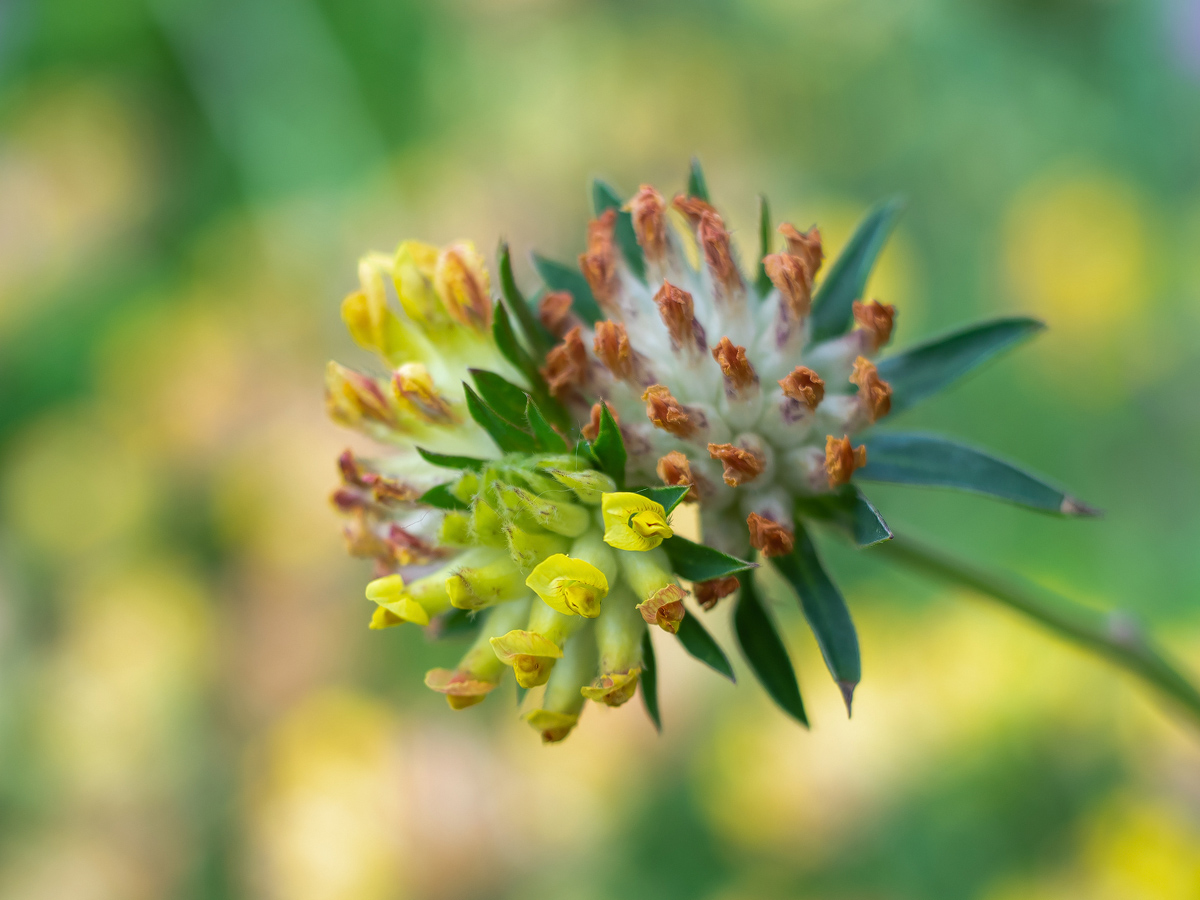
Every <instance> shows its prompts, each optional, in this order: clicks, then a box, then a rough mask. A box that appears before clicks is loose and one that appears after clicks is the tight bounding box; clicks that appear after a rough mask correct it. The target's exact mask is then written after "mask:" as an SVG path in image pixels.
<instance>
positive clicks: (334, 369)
mask: <svg viewBox="0 0 1200 900" xmlns="http://www.w3.org/2000/svg"><path fill="white" fill-rule="evenodd" d="M325 409H326V411H327V412H328V414H329V418H331V419H333V421H335V422H337V423H338V424H339V425H347V426H350V427H355V426H358V425H359V424H360V423H361V422H362V421H363V420H364V419H365V420H367V421H369V422H374V423H377V424H379V425H385V426H387V427H389V428H395V427H396V426H397V425H398V424H399V420H398V418H397V415H396V410H395V409H394V408H393V407H392V404H391V401H390V400H388V397H387V394H385V393H384V391H383V388H381V387H380V386H379V382H377V381H376V380H375V379H374V378H372V377H371V376H370V375H363V374H362V373H361V372H355V371H354V370H353V369H347V368H346V367H345V366H340V365H338V364H337V363H335V362H330V363H329V364H328V365H327V366H326V367H325Z"/></svg>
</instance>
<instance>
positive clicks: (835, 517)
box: [796, 457, 892, 547]
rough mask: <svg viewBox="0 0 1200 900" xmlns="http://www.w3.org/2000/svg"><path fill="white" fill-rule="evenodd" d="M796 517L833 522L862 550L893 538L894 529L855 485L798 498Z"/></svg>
mask: <svg viewBox="0 0 1200 900" xmlns="http://www.w3.org/2000/svg"><path fill="white" fill-rule="evenodd" d="M867 460H868V462H869V461H870V457H868V458H867ZM796 515H797V516H801V517H803V518H806V519H816V520H818V521H822V522H830V523H832V524H834V525H836V526H837V527H839V528H841V529H842V530H843V531H845V532H847V533H848V534H849V535H850V536H851V537H852V538H854V542H855V543H856V544H858V546H860V547H870V546H871V545H872V544H878V543H879V542H880V541H886V540H890V539H891V536H892V530H891V529H890V528H889V527H888V524H887V522H885V521H883V516H881V515H880V514H879V510H877V509H876V508H875V506H874V505H873V504H872V503H871V501H870V500H868V499H867V498H866V497H865V496H864V495H863V493H862V491H860V490H859V489H858V488H856V487H855V486H854V485H852V484H846V485H842V487H840V488H838V489H837V490H836V491H833V492H831V493H828V494H813V495H810V496H799V497H797V498H796Z"/></svg>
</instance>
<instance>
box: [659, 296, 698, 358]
mask: <svg viewBox="0 0 1200 900" xmlns="http://www.w3.org/2000/svg"><path fill="white" fill-rule="evenodd" d="M654 305H655V306H657V307H658V314H659V316H660V317H661V318H662V320H663V324H664V325H666V326H667V332H668V333H669V334H670V335H671V346H672V347H673V348H674V349H676V350H678V349H679V348H680V347H689V348H690V347H695V348H696V349H698V350H703V349H704V329H703V328H701V326H700V323H699V322H697V321H696V304H695V302H694V301H693V300H692V295H691V294H689V293H688V292H687V291H685V290H684V289H683V288H678V287H675V285H673V284H671V283H670V282H668V281H664V282H663V286H662V287H661V288H659V289H658V293H656V294H655V295H654Z"/></svg>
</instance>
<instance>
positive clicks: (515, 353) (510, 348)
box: [477, 303, 571, 428]
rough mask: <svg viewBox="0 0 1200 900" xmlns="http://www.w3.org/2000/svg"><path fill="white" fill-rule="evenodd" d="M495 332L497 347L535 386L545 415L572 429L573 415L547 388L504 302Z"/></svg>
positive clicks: (532, 390)
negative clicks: (518, 338) (523, 344)
mask: <svg viewBox="0 0 1200 900" xmlns="http://www.w3.org/2000/svg"><path fill="white" fill-rule="evenodd" d="M492 334H493V336H494V337H495V339H496V346H497V347H499V349H500V353H501V354H502V355H503V356H504V358H505V359H507V360H508V361H509V362H510V363H512V364H513V365H514V366H516V367H517V369H519V370H520V371H521V374H522V375H524V376H525V379H526V380H527V381H528V382H529V384H530V385H531V386H532V387H531V388H530V390H529V393H530V395H531V396H532V397H533V398H534V399H535V400H536V401H537V404H538V407H539V409H540V410H541V411H542V414H543V415H545V416H546V417H547V418H549V419H552V420H553V421H554V423H555V424H556V425H558V426H559V427H560V428H570V427H571V417H570V415H569V414H568V413H567V410H566V409H565V408H564V407H563V405H562V404H561V403H559V402H558V401H557V400H555V399H554V397H552V396H551V395H550V391H549V389H548V388H547V387H546V381H545V379H544V378H542V373H541V372H539V371H538V367H537V363H536V362H535V361H534V359H533V357H532V356H530V355H529V353H528V352H527V351H526V350H525V348H524V347H522V346H521V344H520V342H519V341H518V340H517V336H516V333H515V332H514V331H513V327H512V321H511V319H509V316H508V312H507V310H506V309H505V308H504V304H503V303H497V304H496V311H495V317H494V318H493V320H492ZM477 384H478V382H477ZM480 393H481V394H482V393H483V389H482V388H480ZM483 396H484V399H487V395H486V394H483ZM515 424H517V425H520V424H521V423H520V422H519V421H518V422H516V423H515Z"/></svg>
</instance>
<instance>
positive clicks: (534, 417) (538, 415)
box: [525, 397, 567, 453]
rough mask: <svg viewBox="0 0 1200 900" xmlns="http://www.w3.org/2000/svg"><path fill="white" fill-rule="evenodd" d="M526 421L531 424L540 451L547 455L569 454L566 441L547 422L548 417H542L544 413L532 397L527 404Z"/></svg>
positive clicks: (530, 427) (530, 428)
mask: <svg viewBox="0 0 1200 900" xmlns="http://www.w3.org/2000/svg"><path fill="white" fill-rule="evenodd" d="M525 421H526V422H528V423H529V430H530V431H532V432H533V436H534V438H535V439H536V440H537V442H538V447H539V449H541V450H544V451H546V452H547V453H566V452H567V442H566V440H565V439H564V438H563V436H562V435H561V434H559V433H558V432H557V431H555V430H554V429H553V428H552V427H551V426H550V423H549V422H547V421H546V417H545V416H544V415H542V411H541V410H540V409H539V408H538V405H537V404H536V403H534V402H533V398H532V397H530V398H528V400H526V403H525Z"/></svg>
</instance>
